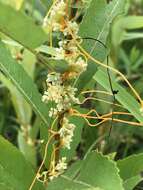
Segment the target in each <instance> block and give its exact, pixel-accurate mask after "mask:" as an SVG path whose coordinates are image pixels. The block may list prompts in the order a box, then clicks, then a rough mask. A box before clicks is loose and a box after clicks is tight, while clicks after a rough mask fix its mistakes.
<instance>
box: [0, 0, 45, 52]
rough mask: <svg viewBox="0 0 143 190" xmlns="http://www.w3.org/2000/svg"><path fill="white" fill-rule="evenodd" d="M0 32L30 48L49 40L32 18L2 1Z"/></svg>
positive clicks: (0, 7) (0, 6) (0, 5)
mask: <svg viewBox="0 0 143 190" xmlns="http://www.w3.org/2000/svg"><path fill="white" fill-rule="evenodd" d="M0 32H2V33H4V34H5V35H6V36H8V37H10V38H12V39H13V40H15V41H17V42H18V43H20V44H21V45H23V46H24V47H26V48H28V49H35V48H36V47H38V46H40V45H41V44H42V43H43V42H45V41H46V40H47V35H46V34H45V33H44V31H43V30H42V29H41V28H40V27H39V26H36V25H35V24H34V22H33V21H32V20H31V19H30V18H28V17H27V16H26V15H24V14H23V13H22V12H20V11H16V10H14V9H13V8H12V7H10V6H8V5H5V4H3V3H1V2H0Z"/></svg>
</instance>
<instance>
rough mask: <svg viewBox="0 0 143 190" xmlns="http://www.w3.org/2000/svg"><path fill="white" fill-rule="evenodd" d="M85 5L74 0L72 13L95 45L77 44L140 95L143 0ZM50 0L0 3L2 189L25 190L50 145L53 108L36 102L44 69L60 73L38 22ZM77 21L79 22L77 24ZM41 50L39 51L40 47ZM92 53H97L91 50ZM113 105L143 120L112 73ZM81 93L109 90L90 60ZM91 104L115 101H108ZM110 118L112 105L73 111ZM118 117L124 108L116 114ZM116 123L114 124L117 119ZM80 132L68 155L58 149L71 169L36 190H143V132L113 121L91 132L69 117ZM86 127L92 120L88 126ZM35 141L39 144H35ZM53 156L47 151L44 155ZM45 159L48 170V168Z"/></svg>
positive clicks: (99, 69) (86, 106)
mask: <svg viewBox="0 0 143 190" xmlns="http://www.w3.org/2000/svg"><path fill="white" fill-rule="evenodd" d="M86 2H87V3H85V4H84V7H83V5H82V4H81V3H80V1H77V3H76V1H75V3H74V4H73V7H72V10H73V12H74V11H77V10H78V11H79V12H80V16H81V17H80V16H79V18H77V20H78V22H79V28H80V32H79V34H80V36H82V37H92V38H96V39H98V40H100V41H102V42H103V43H105V44H106V46H107V47H108V48H107V49H105V48H104V47H103V46H102V45H101V44H100V43H98V42H97V41H96V42H95V41H92V40H84V42H83V44H82V46H83V47H84V48H85V49H86V50H87V51H88V52H89V53H90V54H91V55H92V56H93V57H95V58H96V59H98V60H100V61H102V62H104V63H105V64H106V57H107V55H108V54H109V64H110V66H112V67H114V68H116V69H118V70H120V71H121V72H122V73H124V75H125V76H126V77H127V79H128V80H129V81H130V82H131V83H132V84H133V86H134V87H135V89H136V90H137V91H138V92H139V94H140V95H141V97H143V88H142V83H143V76H142V69H143V66H142V63H143V54H142V48H143V43H142V42H143V41H142V38H143V1H142V0H130V1H129V0H128V1H126V0H112V1H108V2H107V1H105V0H100V1H99V0H91V1H86ZM51 4H52V1H51V0H19V1H16V0H7V1H4V0H0V98H1V101H0V135H1V137H0V189H3V190H19V189H20V190H28V188H29V187H30V184H31V182H32V179H33V178H34V175H35V173H36V171H37V168H38V166H39V163H40V162H41V160H42V157H43V151H44V145H45V143H46V141H47V139H48V127H49V125H50V123H51V119H50V118H49V116H48V111H49V108H50V106H51V105H50V104H48V105H45V104H44V103H43V102H42V101H41V97H42V94H43V92H44V89H45V88H46V85H45V80H46V75H47V73H48V71H49V70H50V69H51V68H52V69H53V70H55V71H60V72H63V71H64V70H66V68H67V65H66V64H65V63H64V62H61V63H59V62H58V63H57V62H55V61H50V60H49V59H48V55H47V54H52V53H54V51H53V49H50V48H49V46H48V45H49V34H48V33H47V31H44V30H43V29H42V22H43V18H44V16H45V15H46V13H47V11H48V10H49V8H50V6H51ZM81 20H82V22H81ZM41 45H44V46H41ZM91 47H94V51H91ZM110 74H111V79H112V85H113V87H114V89H116V90H118V91H119V92H118V94H117V95H116V99H117V101H118V102H119V103H121V105H122V106H123V107H124V108H125V109H126V110H128V111H129V112H130V113H131V114H132V115H133V116H134V118H133V119H131V118H130V116H122V117H121V119H123V120H129V121H136V120H137V121H138V122H141V123H142V122H143V116H142V115H141V113H140V105H139V102H138V101H137V100H136V99H135V98H134V96H133V94H132V92H131V90H130V89H129V88H128V86H127V85H126V84H125V82H124V81H123V79H122V78H121V77H120V76H117V75H116V73H113V72H110ZM76 86H77V88H78V93H79V97H81V98H82V96H81V94H80V92H82V91H83V90H85V89H86V90H87V89H93V88H96V89H99V90H103V89H106V90H107V91H109V92H110V91H111V89H110V85H109V78H108V76H107V71H106V69H103V68H102V67H99V66H97V65H95V64H94V63H93V62H92V61H89V62H88V70H87V71H86V72H84V73H83V74H82V75H81V76H80V78H79V79H78V82H77V84H76ZM95 97H96V98H98V99H99V98H102V99H104V100H105V101H112V100H111V98H110V97H108V96H107V95H100V94H96V96H95ZM94 107H96V109H97V110H98V112H99V113H102V114H104V113H107V111H109V110H110V109H111V105H109V104H106V103H104V102H101V101H95V102H91V101H89V102H87V104H84V105H83V106H82V107H77V109H79V110H81V111H83V112H87V110H89V108H90V109H91V108H94ZM116 111H122V108H116ZM116 119H119V118H118V117H116ZM71 121H72V122H73V123H76V125H77V126H78V127H77V128H76V130H75V136H74V138H73V142H72V145H71V150H70V151H62V152H61V155H63V156H66V157H67V159H68V161H69V168H68V170H67V171H66V172H65V173H64V174H63V175H61V176H60V177H58V178H57V179H55V180H53V181H52V182H50V183H49V184H48V187H47V186H46V185H43V184H42V183H41V182H39V181H37V182H36V184H35V185H34V188H33V189H35V190H36V189H37V190H57V189H58V190H60V189H61V190H77V189H78V190H115V189H116V190H123V189H124V190H133V189H135V190H139V189H142V188H143V184H142V171H143V135H142V133H143V128H142V127H137V126H130V125H129V124H124V123H116V122H114V123H113V128H112V131H111V135H110V137H109V130H110V126H111V122H107V123H105V124H102V125H100V126H99V127H98V128H95V127H93V128H92V127H89V126H88V125H87V124H86V123H85V122H84V120H83V119H81V118H78V119H77V118H71ZM91 122H93V121H92V120H91ZM40 140H44V143H43V144H40V142H41V141H40ZM49 152H50V150H49ZM48 163H49V158H48V157H47V159H46V163H45V168H46V167H48Z"/></svg>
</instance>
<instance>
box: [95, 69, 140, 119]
mask: <svg viewBox="0 0 143 190" xmlns="http://www.w3.org/2000/svg"><path fill="white" fill-rule="evenodd" d="M94 79H95V80H96V81H97V82H98V83H99V84H100V85H101V86H103V87H104V88H105V89H106V90H107V91H108V92H110V91H111V88H110V84H109V78H108V76H107V72H105V71H103V69H102V68H101V67H99V69H98V71H97V72H96V74H95V76H94ZM112 85H113V89H114V90H118V94H116V99H117V100H118V102H120V103H121V104H122V105H123V106H124V108H126V109H127V110H128V111H129V112H130V113H132V114H133V116H134V117H135V118H136V119H137V120H138V121H139V122H141V123H143V117H142V115H141V113H140V104H139V103H138V102H137V100H136V99H135V98H134V97H133V96H131V95H130V94H129V93H128V92H127V91H126V90H125V89H124V88H123V87H121V85H119V84H118V83H117V82H116V81H115V79H113V78H112Z"/></svg>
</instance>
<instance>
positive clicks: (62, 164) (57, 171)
mask: <svg viewBox="0 0 143 190" xmlns="http://www.w3.org/2000/svg"><path fill="white" fill-rule="evenodd" d="M66 169H67V163H66V157H62V158H61V160H59V162H58V163H57V165H56V166H54V163H53V169H52V171H51V172H50V173H49V176H50V177H49V179H50V180H53V178H55V177H58V176H59V175H61V174H62V173H63V172H64V170H66Z"/></svg>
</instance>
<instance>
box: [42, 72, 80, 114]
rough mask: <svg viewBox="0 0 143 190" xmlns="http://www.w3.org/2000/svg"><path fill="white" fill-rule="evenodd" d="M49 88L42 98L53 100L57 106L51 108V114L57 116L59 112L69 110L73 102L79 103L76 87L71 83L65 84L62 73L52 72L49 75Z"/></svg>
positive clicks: (47, 100) (45, 100) (46, 100)
mask: <svg viewBox="0 0 143 190" xmlns="http://www.w3.org/2000/svg"><path fill="white" fill-rule="evenodd" d="M46 82H47V90H46V91H45V92H44V95H43V97H42V100H43V101H44V102H46V103H47V102H49V101H52V102H54V103H55V104H56V107H54V108H51V110H50V112H49V116H50V117H52V116H56V115H57V113H60V112H63V111H66V110H68V109H69V108H70V107H71V105H72V104H73V103H76V104H77V103H79V99H78V98H76V97H75V93H76V91H77V89H76V88H74V87H72V86H71V85H63V81H62V76H61V74H60V73H51V74H48V77H47V80H46Z"/></svg>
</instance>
